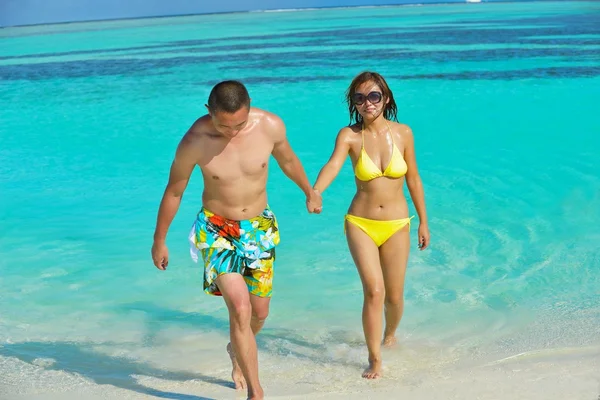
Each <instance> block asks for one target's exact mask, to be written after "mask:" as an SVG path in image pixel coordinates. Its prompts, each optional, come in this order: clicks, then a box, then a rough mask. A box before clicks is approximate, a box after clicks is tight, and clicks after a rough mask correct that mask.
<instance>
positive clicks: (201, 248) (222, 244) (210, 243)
mask: <svg viewBox="0 0 600 400" xmlns="http://www.w3.org/2000/svg"><path fill="white" fill-rule="evenodd" d="M189 240H190V254H191V256H192V259H193V260H194V261H195V262H198V252H200V253H201V255H202V259H203V260H204V291H205V292H206V293H208V294H211V295H214V296H222V293H221V291H220V290H219V288H218V286H217V284H216V282H215V280H216V279H217V277H218V276H220V275H222V274H230V273H238V274H241V275H242V276H243V277H244V281H246V285H247V286H248V290H249V292H250V293H251V294H253V295H256V296H259V297H271V294H272V288H273V263H274V261H275V247H276V246H277V245H278V244H279V228H278V225H277V219H276V218H275V214H274V213H273V211H271V209H270V208H269V207H268V206H267V208H265V210H264V211H263V212H262V213H261V214H260V215H258V216H257V217H254V218H251V219H248V220H242V221H237V220H231V219H227V218H224V217H221V216H218V215H215V214H214V213H212V212H210V211H208V210H207V209H205V208H204V207H202V209H201V210H200V212H198V215H197V218H196V221H195V222H194V225H193V226H192V230H191V232H190V235H189Z"/></svg>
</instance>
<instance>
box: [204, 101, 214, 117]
mask: <svg viewBox="0 0 600 400" xmlns="http://www.w3.org/2000/svg"><path fill="white" fill-rule="evenodd" d="M204 107H206V111H208V115H210V116H211V117H212V113H211V111H210V107H209V106H208V104H205V105H204Z"/></svg>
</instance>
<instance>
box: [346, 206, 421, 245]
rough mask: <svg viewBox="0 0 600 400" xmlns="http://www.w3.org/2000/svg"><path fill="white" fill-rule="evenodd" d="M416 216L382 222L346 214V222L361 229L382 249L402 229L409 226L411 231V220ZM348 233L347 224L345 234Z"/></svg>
mask: <svg viewBox="0 0 600 400" xmlns="http://www.w3.org/2000/svg"><path fill="white" fill-rule="evenodd" d="M413 218H414V216H412V217H409V218H402V219H394V220H391V221H380V220H376V219H368V218H362V217H357V216H356V215H351V214H346V218H345V219H346V221H348V222H350V223H351V224H352V225H355V226H357V227H359V228H360V229H361V230H362V231H363V232H364V233H366V234H367V235H369V237H370V238H371V239H373V242H375V244H376V245H377V247H380V246H381V245H382V244H384V243H385V242H386V241H387V240H388V239H389V238H390V237H392V235H393V234H394V233H396V232H398V231H399V230H400V229H402V228H404V227H405V226H406V225H408V227H409V229H410V220H411V219H413ZM345 232H346V224H344V233H345Z"/></svg>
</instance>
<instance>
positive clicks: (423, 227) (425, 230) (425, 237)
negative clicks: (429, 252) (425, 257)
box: [418, 223, 429, 250]
mask: <svg viewBox="0 0 600 400" xmlns="http://www.w3.org/2000/svg"><path fill="white" fill-rule="evenodd" d="M418 235H419V236H418V239H419V244H418V246H419V250H425V249H426V248H427V246H429V227H428V226H427V223H420V224H419V232H418Z"/></svg>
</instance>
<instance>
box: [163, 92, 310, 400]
mask: <svg viewBox="0 0 600 400" xmlns="http://www.w3.org/2000/svg"><path fill="white" fill-rule="evenodd" d="M206 107H207V109H208V114H207V115H205V116H203V117H201V118H199V119H198V120H197V121H196V122H195V123H194V124H193V125H192V126H191V128H190V129H189V130H188V132H187V133H186V134H185V135H184V136H183V138H182V140H181V142H180V143H179V146H178V147H177V151H176V154H175V159H174V161H173V163H172V165H171V171H170V176H169V182H168V184H167V187H166V189H165V192H164V195H163V198H162V201H161V203H160V208H159V211H158V218H157V224H156V231H155V233H154V244H153V246H152V260H153V261H154V265H155V266H156V267H157V268H158V269H160V270H165V269H166V268H167V266H168V263H169V253H168V250H167V247H166V245H165V239H166V236H167V231H168V229H169V226H170V224H171V222H172V221H173V218H174V217H175V214H176V213H177V210H178V208H179V205H180V203H181V198H182V195H183V192H184V190H185V188H186V186H187V184H188V181H189V178H190V175H191V173H192V171H193V169H194V168H195V166H196V165H198V166H199V167H200V170H201V171H202V177H203V180H204V192H203V194H202V208H201V209H200V212H199V213H198V215H197V218H196V221H195V223H194V226H193V228H192V231H191V233H190V237H189V239H190V244H191V254H192V258H194V260H195V261H197V259H198V256H197V254H198V253H201V255H202V259H203V261H204V291H205V292H206V293H208V294H211V295H216V296H223V298H224V300H225V303H226V304H227V308H228V310H229V322H230V340H231V342H230V343H229V344H228V345H227V351H228V352H229V354H230V357H231V361H232V364H233V371H232V378H233V381H234V383H235V387H236V389H243V388H246V387H247V390H248V398H249V399H262V398H263V390H262V387H261V385H260V382H259V378H258V357H257V348H256V340H255V337H254V335H256V334H257V333H258V332H259V331H260V329H261V328H262V326H263V324H264V321H265V319H266V318H267V315H268V313H269V301H270V298H271V290H272V278H273V262H274V260H275V247H276V246H277V244H278V243H279V230H278V225H277V220H276V218H275V215H274V213H273V212H272V211H271V209H270V208H269V206H268V205H267V192H266V184H267V175H268V173H267V170H268V168H267V166H268V163H269V158H270V156H271V155H273V157H274V158H275V160H277V163H278V164H279V166H280V168H281V169H282V171H283V172H284V173H285V174H286V175H287V176H288V177H289V178H290V179H291V180H292V181H294V183H296V184H297V185H298V186H299V187H300V189H302V191H303V192H304V194H305V195H306V207H307V209H308V212H310V213H312V212H315V211H318V210H319V209H320V207H321V196H320V195H319V194H318V193H316V192H315V191H314V190H313V189H312V187H311V185H310V183H309V181H308V178H307V176H306V173H305V171H304V168H303V167H302V164H301V163H300V160H299V159H298V157H297V156H296V154H295V153H294V151H293V150H292V148H291V147H290V144H289V142H288V140H287V138H286V132H285V125H284V123H283V121H282V120H281V119H280V118H279V117H277V116H276V115H274V114H272V113H269V112H267V111H264V110H260V109H257V108H253V107H251V106H250V97H249V95H248V91H247V90H246V88H245V87H244V85H243V84H242V83H240V82H237V81H224V82H221V83H219V84H217V85H216V86H215V87H214V88H213V89H212V91H211V92H210V95H209V98H208V105H206Z"/></svg>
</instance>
